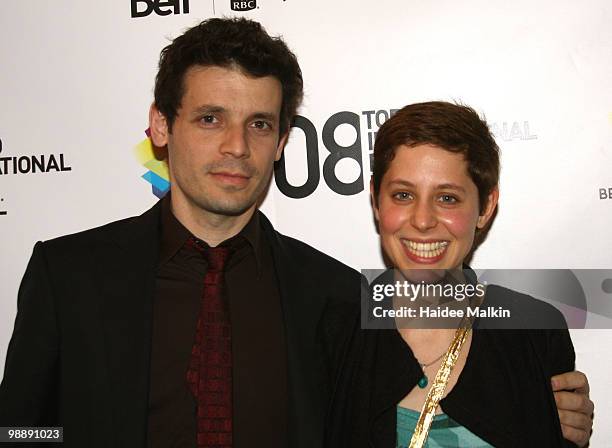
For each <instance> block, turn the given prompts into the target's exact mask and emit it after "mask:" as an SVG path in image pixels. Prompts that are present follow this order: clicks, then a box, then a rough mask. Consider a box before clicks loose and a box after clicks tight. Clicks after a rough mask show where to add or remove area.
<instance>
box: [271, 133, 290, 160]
mask: <svg viewBox="0 0 612 448" xmlns="http://www.w3.org/2000/svg"><path fill="white" fill-rule="evenodd" d="M288 138H289V131H287V132H285V134H284V135H283V136H281V138H280V139H279V140H278V145H277V147H276V154H275V156H274V161H275V162H278V161H279V160H280V158H281V156H282V155H283V149H285V145H286V144H287V139H288Z"/></svg>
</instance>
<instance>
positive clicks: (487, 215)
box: [476, 185, 499, 229]
mask: <svg viewBox="0 0 612 448" xmlns="http://www.w3.org/2000/svg"><path fill="white" fill-rule="evenodd" d="M498 199H499V187H498V186H497V185H496V186H495V187H493V189H492V190H491V192H490V193H489V195H488V196H487V205H486V206H485V209H484V210H483V211H482V213H481V214H480V216H478V222H477V223H476V227H477V228H478V229H482V228H484V227H485V226H486V225H487V223H488V222H489V221H490V219H491V217H492V216H493V213H494V212H495V208H496V207H497V200H498Z"/></svg>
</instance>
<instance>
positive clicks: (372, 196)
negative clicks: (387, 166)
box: [370, 178, 380, 221]
mask: <svg viewBox="0 0 612 448" xmlns="http://www.w3.org/2000/svg"><path fill="white" fill-rule="evenodd" d="M370 202H371V203H372V210H373V211H374V217H375V218H376V221H380V216H379V213H378V198H377V197H376V192H375V191H374V180H373V179H372V178H370Z"/></svg>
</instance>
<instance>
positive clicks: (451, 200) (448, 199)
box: [440, 194, 457, 204]
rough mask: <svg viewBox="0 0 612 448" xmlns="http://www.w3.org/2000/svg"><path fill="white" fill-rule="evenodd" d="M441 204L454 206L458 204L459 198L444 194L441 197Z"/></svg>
mask: <svg viewBox="0 0 612 448" xmlns="http://www.w3.org/2000/svg"><path fill="white" fill-rule="evenodd" d="M440 202H444V203H447V204H454V203H455V202H457V198H456V197H455V196H452V195H450V194H443V195H442V196H440Z"/></svg>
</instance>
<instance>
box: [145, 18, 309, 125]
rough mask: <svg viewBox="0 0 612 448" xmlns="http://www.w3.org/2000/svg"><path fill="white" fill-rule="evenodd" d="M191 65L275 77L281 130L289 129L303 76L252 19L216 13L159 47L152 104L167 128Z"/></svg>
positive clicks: (288, 53)
mask: <svg viewBox="0 0 612 448" xmlns="http://www.w3.org/2000/svg"><path fill="white" fill-rule="evenodd" d="M194 66H219V67H226V68H232V67H233V66H236V67H237V68H239V69H240V70H241V71H242V72H244V74H246V75H249V76H252V77H256V78H260V77H264V76H273V77H275V78H277V79H278V80H279V81H280V83H281V85H282V94H283V99H282V105H281V112H280V135H283V134H284V133H285V132H287V130H288V129H289V126H290V124H291V120H292V119H293V117H294V116H295V114H296V111H297V108H298V107H299V105H300V103H301V102H302V95H303V81H302V71H301V70H300V66H299V64H298V62H297V58H296V57H295V55H294V54H293V53H292V52H291V50H289V48H288V47H287V45H286V44H285V42H283V40H282V39H281V38H280V37H271V36H270V35H269V34H268V33H267V32H266V31H265V30H264V28H263V27H262V26H261V25H260V24H259V23H257V22H254V21H252V20H247V19H244V18H233V19H218V18H214V19H208V20H204V21H203V22H201V23H200V24H199V25H196V26H194V27H193V28H190V29H189V30H187V31H186V32H185V33H184V34H182V35H181V36H179V37H177V38H176V39H174V41H173V42H172V43H171V44H170V45H168V46H167V47H165V48H164V49H163V50H162V51H161V54H160V58H159V71H158V72H157V77H156V79H155V105H156V107H157V109H158V110H159V111H160V112H161V113H162V114H163V115H164V116H165V117H166V120H167V122H168V129H169V130H170V131H172V124H173V123H174V120H175V118H176V116H177V113H178V110H179V109H180V107H181V100H182V99H183V95H184V93H185V86H184V79H185V73H186V72H187V70H188V69H189V68H191V67H194Z"/></svg>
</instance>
